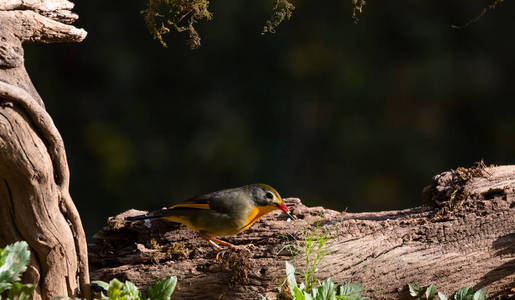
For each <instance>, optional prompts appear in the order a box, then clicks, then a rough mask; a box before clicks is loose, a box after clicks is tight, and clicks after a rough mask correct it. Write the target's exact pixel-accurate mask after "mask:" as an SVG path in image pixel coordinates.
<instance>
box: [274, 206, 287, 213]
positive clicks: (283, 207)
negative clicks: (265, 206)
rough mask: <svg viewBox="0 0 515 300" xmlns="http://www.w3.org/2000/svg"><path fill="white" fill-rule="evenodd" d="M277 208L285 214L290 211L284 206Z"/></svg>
mask: <svg viewBox="0 0 515 300" xmlns="http://www.w3.org/2000/svg"><path fill="white" fill-rule="evenodd" d="M277 207H279V209H280V210H282V211H284V212H285V213H288V211H289V209H288V207H287V206H286V205H284V204H277Z"/></svg>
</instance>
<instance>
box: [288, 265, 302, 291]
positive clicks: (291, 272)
mask: <svg viewBox="0 0 515 300" xmlns="http://www.w3.org/2000/svg"><path fill="white" fill-rule="evenodd" d="M285 264H286V280H287V281H288V287H289V288H290V292H291V294H292V295H294V294H295V293H294V292H293V289H294V288H296V287H297V279H295V268H294V267H293V265H292V264H290V262H289V261H286V262H285ZM300 290H301V291H302V290H303V289H300Z"/></svg>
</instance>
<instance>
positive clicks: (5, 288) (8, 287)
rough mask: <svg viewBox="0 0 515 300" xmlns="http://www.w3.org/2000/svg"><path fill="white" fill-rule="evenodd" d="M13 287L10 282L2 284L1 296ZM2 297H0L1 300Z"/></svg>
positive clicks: (0, 283)
mask: <svg viewBox="0 0 515 300" xmlns="http://www.w3.org/2000/svg"><path fill="white" fill-rule="evenodd" d="M11 286H12V283H8V282H0V294H2V293H3V292H4V291H6V290H8V289H10V288H11ZM1 297H2V295H0V299H2V298H1Z"/></svg>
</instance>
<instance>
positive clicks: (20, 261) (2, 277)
mask: <svg viewBox="0 0 515 300" xmlns="http://www.w3.org/2000/svg"><path fill="white" fill-rule="evenodd" d="M29 260H30V251H29V245H28V244H27V243H26V242H25V241H19V242H16V243H14V244H11V245H8V246H7V247H5V249H3V250H2V251H1V252H0V283H13V282H15V281H17V280H19V279H20V275H21V273H23V272H24V271H25V270H26V269H27V264H28V263H29Z"/></svg>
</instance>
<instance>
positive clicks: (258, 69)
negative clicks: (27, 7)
mask: <svg viewBox="0 0 515 300" xmlns="http://www.w3.org/2000/svg"><path fill="white" fill-rule="evenodd" d="M76 2H77V3H76V4H77V6H76V9H75V11H76V12H77V13H78V14H79V16H80V20H79V21H78V22H77V23H76V25H77V26H78V27H82V28H84V29H86V30H87V31H88V33H89V34H88V37H87V38H86V40H85V41H84V42H83V43H79V44H64V45H39V44H38V45H26V65H27V70H28V72H29V74H30V75H31V77H32V80H33V82H34V84H35V86H36V88H37V89H38V91H39V93H40V94H41V96H42V97H43V99H44V100H45V103H46V105H47V109H48V111H49V112H50V114H51V115H52V116H53V118H54V121H55V123H56V125H57V127H58V128H59V130H60V132H61V134H62V135H63V138H64V141H65V144H66V146H67V154H68V159H69V163H70V171H71V176H72V177H71V194H72V197H73V199H74V201H75V203H76V205H77V207H78V209H79V212H80V214H81V216H82V219H83V224H84V226H85V229H86V232H87V234H88V237H90V236H91V235H92V234H93V233H94V232H96V231H97V230H99V229H100V228H101V226H103V224H105V221H106V218H107V217H108V216H111V215H115V214H118V213H120V212H122V211H125V210H127V209H130V208H138V209H142V210H148V209H158V208H160V207H163V206H167V205H170V204H172V203H173V202H174V201H178V200H183V199H185V198H189V197H191V196H194V195H197V194H200V193H206V192H210V191H215V190H219V189H222V188H227V187H235V186H240V185H245V184H248V183H254V182H263V183H268V184H270V185H272V186H274V187H276V188H277V189H278V190H279V192H280V193H281V195H283V196H295V197H300V198H301V199H302V200H303V202H304V203H305V204H307V205H309V206H314V205H323V206H326V207H328V208H332V209H335V210H345V209H347V210H348V211H352V212H355V211H363V210H387V209H400V208H406V207H411V206H416V205H419V204H420V203H421V197H420V195H421V190H422V188H423V187H424V186H425V185H427V184H429V183H430V182H431V177H432V176H433V175H435V174H437V173H439V172H442V171H444V170H448V169H450V168H456V167H458V166H470V165H472V164H473V163H474V162H475V161H478V160H480V159H485V161H486V163H487V164H489V163H495V164H510V163H513V162H514V157H515V155H514V154H515V101H514V100H515V99H514V98H515V97H514V96H515V59H514V56H515V55H514V53H515V38H514V33H513V32H514V31H513V29H514V25H515V3H514V1H506V2H505V3H502V4H501V5H500V6H499V7H498V9H497V10H495V11H494V12H492V13H490V14H488V15H486V16H485V17H483V18H482V19H480V20H479V22H478V23H475V24H472V25H471V26H469V27H468V28H465V29H463V30H458V31H456V30H452V29H450V25H451V24H463V23H466V22H467V21H468V20H469V19H472V18H474V17H475V16H477V15H478V14H479V13H480V11H481V10H482V9H483V8H484V7H486V6H487V5H488V4H489V2H488V1H474V2H466V3H465V2H463V1H444V2H442V1H393V2H392V1H368V3H367V6H366V7H365V11H364V13H363V15H362V16H361V17H360V22H359V24H357V25H356V24H353V20H352V18H351V15H352V4H351V0H337V1H336V0H329V1H325V2H320V1H307V0H299V1H296V2H294V3H295V5H296V7H297V9H296V11H295V14H294V17H293V19H292V20H291V21H290V22H286V23H284V24H282V25H281V26H280V27H279V28H278V32H277V34H275V35H266V36H261V35H260V32H261V30H262V27H263V25H264V23H265V20H266V19H267V17H268V16H269V15H270V11H271V7H272V1H262V0H252V1H251V0H246V1H242V0H223V1H213V2H212V3H211V10H212V11H213V12H214V19H213V21H211V22H208V23H203V24H198V25H197V29H198V31H199V33H200V34H201V36H202V47H201V48H200V49H198V50H196V51H191V50H189V49H188V47H187V45H186V35H185V34H179V33H170V34H168V35H167V36H166V41H167V42H168V45H169V48H162V47H161V45H160V44H159V42H157V41H155V40H152V39H151V36H150V35H149V34H148V32H147V31H146V28H145V25H144V22H143V18H142V16H141V15H140V13H139V12H140V10H141V9H143V8H145V6H146V3H145V1H143V0H141V1H80V2H79V1H76Z"/></svg>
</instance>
